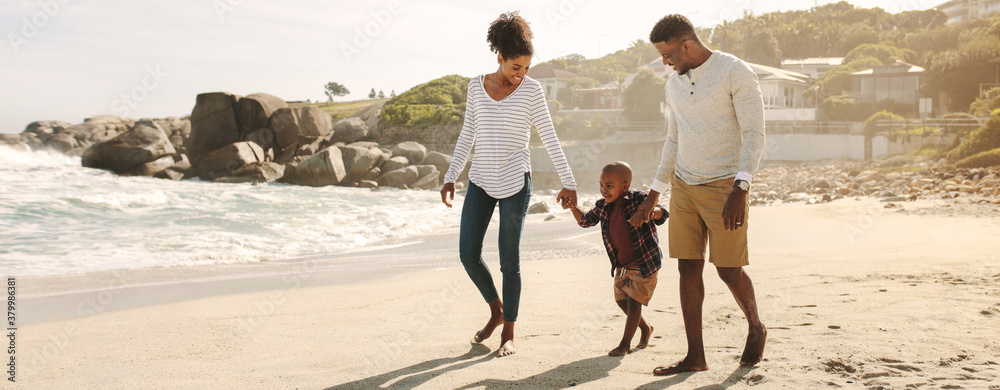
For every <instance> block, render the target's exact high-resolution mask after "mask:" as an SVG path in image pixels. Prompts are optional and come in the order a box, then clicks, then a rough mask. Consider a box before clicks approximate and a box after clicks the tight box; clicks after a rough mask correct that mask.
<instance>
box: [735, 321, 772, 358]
mask: <svg viewBox="0 0 1000 390" xmlns="http://www.w3.org/2000/svg"><path fill="white" fill-rule="evenodd" d="M765 342H767V328H766V327H764V324H760V330H756V329H753V330H751V331H750V334H748V335H747V345H746V347H744V348H743V357H741V358H740V366H742V367H752V366H753V365H755V364H757V363H760V360H761V358H763V357H764V343H765Z"/></svg>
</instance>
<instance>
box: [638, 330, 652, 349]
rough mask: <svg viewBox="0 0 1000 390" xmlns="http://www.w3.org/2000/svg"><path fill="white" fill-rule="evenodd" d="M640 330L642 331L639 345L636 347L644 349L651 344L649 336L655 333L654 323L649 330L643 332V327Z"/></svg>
mask: <svg viewBox="0 0 1000 390" xmlns="http://www.w3.org/2000/svg"><path fill="white" fill-rule="evenodd" d="M639 331H640V332H641V333H640V334H639V345H636V346H635V349H643V348H646V347H647V346H649V337H650V336H652V335H653V325H650V326H649V330H648V331H645V332H642V329H640V330H639Z"/></svg>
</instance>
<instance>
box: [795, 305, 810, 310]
mask: <svg viewBox="0 0 1000 390" xmlns="http://www.w3.org/2000/svg"><path fill="white" fill-rule="evenodd" d="M792 307H793V308H796V309H798V308H803V307H816V305H793V306H792Z"/></svg>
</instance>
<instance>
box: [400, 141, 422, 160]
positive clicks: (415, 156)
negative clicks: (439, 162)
mask: <svg viewBox="0 0 1000 390" xmlns="http://www.w3.org/2000/svg"><path fill="white" fill-rule="evenodd" d="M392 155H393V156H402V157H406V159H407V160H409V161H412V162H415V163H419V162H420V161H423V160H424V157H426V156H427V147H425V146H424V145H421V144H418V143H416V142H413V141H407V142H400V143H398V144H396V146H394V147H393V148H392Z"/></svg>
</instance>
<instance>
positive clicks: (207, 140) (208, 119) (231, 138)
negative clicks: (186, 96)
mask: <svg viewBox="0 0 1000 390" xmlns="http://www.w3.org/2000/svg"><path fill="white" fill-rule="evenodd" d="M239 100H240V96H239V95H234V94H231V93H227V92H210V93H203V94H200V95H198V97H197V99H196V101H195V104H194V109H193V110H191V136H190V137H189V138H188V140H187V143H186V144H185V146H186V147H187V152H188V157H189V158H190V159H191V162H192V163H194V164H195V165H197V164H198V163H200V162H201V158H202V156H204V155H206V154H208V153H211V152H212V151H214V150H216V149H219V148H221V147H223V146H226V145H229V144H232V143H233V142H238V141H240V128H239V126H237V122H236V108H235V107H236V103H237V102H238V101H239Z"/></svg>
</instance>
